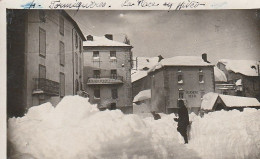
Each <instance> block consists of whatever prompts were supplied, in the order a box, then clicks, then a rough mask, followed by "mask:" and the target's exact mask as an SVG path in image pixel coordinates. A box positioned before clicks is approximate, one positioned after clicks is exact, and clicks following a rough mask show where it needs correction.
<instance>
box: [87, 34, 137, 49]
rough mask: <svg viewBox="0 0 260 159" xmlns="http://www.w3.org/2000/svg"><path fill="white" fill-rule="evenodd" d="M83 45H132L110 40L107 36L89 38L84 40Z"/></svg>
mask: <svg viewBox="0 0 260 159" xmlns="http://www.w3.org/2000/svg"><path fill="white" fill-rule="evenodd" d="M83 46H91V47H93V46H121V47H122V46H125V47H132V46H131V45H128V44H125V43H121V42H118V41H114V40H109V39H107V38H106V37H105V36H101V37H99V36H93V41H92V40H87V41H84V42H83Z"/></svg>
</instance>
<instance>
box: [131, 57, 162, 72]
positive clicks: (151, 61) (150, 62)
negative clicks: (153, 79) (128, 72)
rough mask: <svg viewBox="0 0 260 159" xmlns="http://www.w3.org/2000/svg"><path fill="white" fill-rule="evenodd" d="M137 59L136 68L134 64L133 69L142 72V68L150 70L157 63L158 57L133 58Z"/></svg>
mask: <svg viewBox="0 0 260 159" xmlns="http://www.w3.org/2000/svg"><path fill="white" fill-rule="evenodd" d="M134 59H137V67H136V63H135V62H134V66H133V68H137V69H138V70H142V69H144V68H146V67H147V68H148V69H149V68H151V67H153V66H154V65H156V64H157V63H158V62H159V57H134Z"/></svg>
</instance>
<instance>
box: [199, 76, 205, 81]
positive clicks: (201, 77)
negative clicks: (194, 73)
mask: <svg viewBox="0 0 260 159" xmlns="http://www.w3.org/2000/svg"><path fill="white" fill-rule="evenodd" d="M203 78H204V76H203V75H199V82H200V83H204V79H203Z"/></svg>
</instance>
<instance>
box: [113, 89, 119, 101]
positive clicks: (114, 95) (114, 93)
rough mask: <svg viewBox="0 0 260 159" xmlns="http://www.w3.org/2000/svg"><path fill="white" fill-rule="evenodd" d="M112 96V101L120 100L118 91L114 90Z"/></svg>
mask: <svg viewBox="0 0 260 159" xmlns="http://www.w3.org/2000/svg"><path fill="white" fill-rule="evenodd" d="M111 94H112V99H117V98H118V94H117V89H116V88H113V89H112V90H111Z"/></svg>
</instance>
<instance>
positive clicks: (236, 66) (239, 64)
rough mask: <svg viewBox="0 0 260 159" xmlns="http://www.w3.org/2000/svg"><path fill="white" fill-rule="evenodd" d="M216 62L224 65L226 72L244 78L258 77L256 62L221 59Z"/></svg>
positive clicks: (257, 63)
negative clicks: (238, 74) (244, 76)
mask: <svg viewBox="0 0 260 159" xmlns="http://www.w3.org/2000/svg"><path fill="white" fill-rule="evenodd" d="M218 62H219V63H222V64H224V65H225V68H226V70H227V71H233V72H234V73H241V74H243V75H246V76H259V74H258V69H257V65H259V62H257V61H254V60H229V59H221V60H219V61H218Z"/></svg>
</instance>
